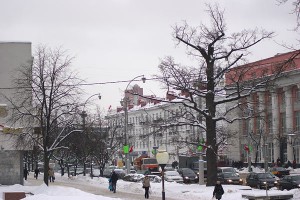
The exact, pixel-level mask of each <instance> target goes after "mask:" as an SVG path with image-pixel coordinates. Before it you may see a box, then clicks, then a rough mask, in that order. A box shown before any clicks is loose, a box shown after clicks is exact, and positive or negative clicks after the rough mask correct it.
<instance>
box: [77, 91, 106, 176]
mask: <svg viewBox="0 0 300 200" xmlns="http://www.w3.org/2000/svg"><path fill="white" fill-rule="evenodd" d="M96 95H97V96H98V99H99V100H101V95H100V93H98V94H93V95H91V96H90V97H89V98H87V99H86V100H85V102H84V104H83V109H82V112H81V113H80V116H81V118H82V132H83V133H84V132H85V118H86V117H87V113H86V111H85V110H84V109H85V106H86V104H87V102H88V100H90V99H91V98H92V97H94V96H96ZM83 138H84V146H85V145H86V144H85V136H84V137H83ZM85 171H86V165H85V162H84V164H83V176H85V175H86V173H85ZM91 173H92V160H91ZM91 177H92V174H91Z"/></svg>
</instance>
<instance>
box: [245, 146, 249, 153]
mask: <svg viewBox="0 0 300 200" xmlns="http://www.w3.org/2000/svg"><path fill="white" fill-rule="evenodd" d="M244 149H245V151H248V152H249V147H248V145H246V144H245V145H244Z"/></svg>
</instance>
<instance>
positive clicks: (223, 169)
mask: <svg viewBox="0 0 300 200" xmlns="http://www.w3.org/2000/svg"><path fill="white" fill-rule="evenodd" d="M224 172H231V173H236V174H237V175H239V173H238V172H237V171H236V170H235V169H234V168H233V167H218V168H217V173H224Z"/></svg>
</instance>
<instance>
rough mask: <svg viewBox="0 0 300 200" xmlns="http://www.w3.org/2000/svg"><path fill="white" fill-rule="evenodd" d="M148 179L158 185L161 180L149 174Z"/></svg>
mask: <svg viewBox="0 0 300 200" xmlns="http://www.w3.org/2000/svg"><path fill="white" fill-rule="evenodd" d="M148 177H149V179H150V181H151V182H153V183H160V182H161V178H160V177H159V176H157V175H153V174H149V175H148Z"/></svg>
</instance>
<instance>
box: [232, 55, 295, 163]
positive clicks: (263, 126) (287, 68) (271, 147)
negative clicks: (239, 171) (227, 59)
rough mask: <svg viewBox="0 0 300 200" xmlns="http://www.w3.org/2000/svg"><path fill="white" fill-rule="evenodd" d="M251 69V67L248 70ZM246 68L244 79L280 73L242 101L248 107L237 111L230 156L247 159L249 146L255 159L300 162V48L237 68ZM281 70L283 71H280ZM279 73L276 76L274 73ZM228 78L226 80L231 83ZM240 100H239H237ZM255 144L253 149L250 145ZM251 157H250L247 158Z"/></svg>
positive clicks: (260, 77) (254, 78)
mask: <svg viewBox="0 0 300 200" xmlns="http://www.w3.org/2000/svg"><path fill="white" fill-rule="evenodd" d="M247 68H248V69H247ZM242 69H243V70H244V71H245V72H246V73H244V74H243V77H244V79H243V81H249V80H256V79H262V78H268V77H271V76H273V77H274V76H278V78H276V79H275V80H274V81H272V82H270V84H268V87H265V88H260V89H259V90H256V91H255V92H253V93H252V94H251V95H250V96H249V97H247V98H243V99H240V100H239V103H241V105H245V109H239V110H236V112H235V115H236V116H239V117H245V118H247V116H252V117H250V118H249V119H247V120H241V121H236V122H235V123H233V124H232V125H230V129H231V130H234V131H237V132H238V133H239V137H236V138H233V142H232V144H235V145H233V146H232V147H231V149H230V151H228V152H227V154H228V157H229V158H231V159H232V160H236V161H238V160H242V161H245V162H247V153H248V151H246V150H248V149H247V148H246V150H245V148H244V147H245V145H247V147H250V149H252V151H250V153H249V156H250V157H251V160H252V162H254V161H255V158H256V159H257V162H265V161H268V162H274V161H275V162H276V161H277V159H278V158H279V159H280V160H281V162H287V161H290V162H292V161H293V160H295V161H296V162H297V163H299V162H300V151H299V150H300V148H299V147H300V51H299V50H298V51H293V52H289V53H284V54H277V55H275V56H274V57H270V58H266V59H263V60H260V61H257V62H253V63H249V64H247V65H244V66H239V67H237V68H236V70H235V71H234V72H236V71H238V70H242ZM279 70H281V71H279ZM275 74H277V75H275ZM230 82H231V81H230V80H228V79H226V83H227V84H230ZM235 103H237V102H235ZM251 147H252V148H251ZM248 159H249V157H248Z"/></svg>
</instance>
